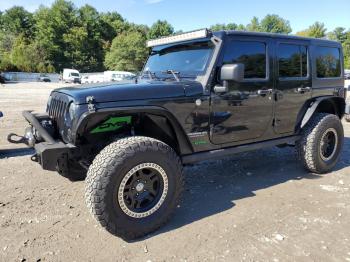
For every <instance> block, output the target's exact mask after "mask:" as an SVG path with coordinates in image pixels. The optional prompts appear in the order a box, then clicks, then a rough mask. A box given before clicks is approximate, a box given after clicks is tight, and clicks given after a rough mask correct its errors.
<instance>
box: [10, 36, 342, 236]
mask: <svg viewBox="0 0 350 262" xmlns="http://www.w3.org/2000/svg"><path fill="white" fill-rule="evenodd" d="M147 44H148V47H151V51H150V56H149V58H148V61H147V62H146V64H145V66H144V69H143V71H142V73H141V75H140V76H139V78H138V80H137V83H135V84H117V83H111V84H99V85H95V86H91V85H89V86H79V87H67V88H60V89H56V90H54V91H53V92H52V93H51V95H50V97H49V100H48V103H47V110H46V113H44V114H36V113H33V112H31V111H25V112H23V116H24V118H25V119H26V120H27V121H28V122H29V124H30V126H29V127H28V128H27V129H26V131H25V135H24V136H23V137H21V138H20V139H19V141H20V142H24V143H26V144H28V145H29V146H31V147H34V148H35V150H36V153H35V155H33V156H32V157H31V158H32V160H33V161H36V162H38V163H39V164H40V165H41V166H42V168H43V169H45V170H55V171H58V173H60V174H62V175H63V176H66V177H69V178H70V179H81V178H84V177H85V176H87V177H86V191H85V197H86V202H87V205H88V208H89V209H90V211H91V213H92V214H93V215H94V217H95V218H96V220H97V221H98V222H99V223H100V224H101V225H102V226H103V227H104V228H106V229H107V230H108V231H109V232H111V233H112V234H115V235H117V236H120V237H122V238H123V239H126V240H130V239H135V238H138V237H141V236H143V235H145V234H148V233H150V232H152V231H154V230H156V229H158V228H159V227H161V226H162V225H163V224H165V223H166V222H167V221H168V220H169V218H170V217H171V215H172V213H173V211H174V210H175V209H176V207H177V206H178V204H179V200H180V196H181V192H182V188H183V171H182V167H183V165H186V164H192V163H196V162H200V161H204V160H209V159H217V158H222V157H227V156H230V155H232V154H235V153H240V152H245V151H249V150H256V149H261V148H265V147H272V146H285V145H288V146H295V148H296V151H297V154H298V156H299V159H300V162H301V163H302V164H303V166H304V167H305V168H306V170H308V171H310V172H314V173H327V172H329V171H330V170H331V169H332V168H333V167H334V166H335V164H336V163H337V161H338V159H339V156H340V153H341V149H342V145H343V140H344V132H343V127H342V123H341V118H342V117H343V115H344V110H345V100H344V95H345V94H344V93H345V92H344V69H343V54H342V48H341V45H340V44H339V43H337V42H333V41H327V40H320V39H309V38H301V37H295V36H284V35H279V34H267V33H249V32H237V31H220V32H211V31H209V30H206V29H204V30H198V31H194V32H189V33H183V34H179V35H175V36H170V37H166V38H161V39H156V40H151V41H149V42H148V43H147ZM9 141H10V142H16V141H17V142H19V141H18V138H16V137H15V135H14V134H11V135H9ZM262 161H263V160H262ZM86 173H87V175H86Z"/></svg>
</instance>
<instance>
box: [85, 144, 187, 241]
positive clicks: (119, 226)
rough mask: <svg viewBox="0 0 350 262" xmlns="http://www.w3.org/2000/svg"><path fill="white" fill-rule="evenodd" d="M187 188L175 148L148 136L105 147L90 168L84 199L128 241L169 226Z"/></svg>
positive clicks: (99, 218)
mask: <svg viewBox="0 0 350 262" xmlns="http://www.w3.org/2000/svg"><path fill="white" fill-rule="evenodd" d="M182 187H183V176H182V165H181V162H180V160H179V158H178V156H177V155H176V153H175V152H174V150H173V149H172V148H171V147H169V146H168V145H166V144H164V143H163V142H161V141H158V140H155V139H153V138H149V137H129V138H123V139H120V140H118V141H117V142H113V143H111V144H110V145H108V146H107V147H105V148H104V149H103V150H102V151H101V153H100V154H99V155H97V157H96V158H95V160H94V161H93V163H92V165H91V166H90V168H89V171H88V174H87V179H86V191H85V197H86V202H87V205H88V207H89V209H90V211H91V213H92V214H93V215H94V217H95V218H96V220H97V221H98V222H99V223H100V224H101V225H102V226H103V227H104V228H106V229H107V230H108V231H109V232H110V233H112V234H114V235H116V236H119V237H122V238H123V239H125V240H131V239H135V238H138V237H141V236H144V235H146V234H148V233H150V232H152V231H154V230H156V229H158V228H159V227H161V226H162V225H163V224H165V223H166V222H167V221H168V220H169V219H170V217H171V215H172V213H173V211H174V210H175V208H176V207H177V205H178V203H179V200H180V196H181V192H182Z"/></svg>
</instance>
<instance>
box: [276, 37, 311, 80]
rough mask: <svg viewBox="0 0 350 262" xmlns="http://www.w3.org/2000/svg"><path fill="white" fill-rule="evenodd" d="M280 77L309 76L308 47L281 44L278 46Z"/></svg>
mask: <svg viewBox="0 0 350 262" xmlns="http://www.w3.org/2000/svg"><path fill="white" fill-rule="evenodd" d="M278 68H279V77H280V78H284V77H306V76H307V49H306V46H301V45H293V44H280V45H279V46H278Z"/></svg>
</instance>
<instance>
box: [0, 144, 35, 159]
mask: <svg viewBox="0 0 350 262" xmlns="http://www.w3.org/2000/svg"><path fill="white" fill-rule="evenodd" d="M33 154H34V149H32V148H28V147H21V148H11V149H0V159H4V158H9V157H19V156H30V155H33Z"/></svg>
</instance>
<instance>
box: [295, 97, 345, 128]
mask: <svg viewBox="0 0 350 262" xmlns="http://www.w3.org/2000/svg"><path fill="white" fill-rule="evenodd" d="M315 113H330V114H334V115H337V116H338V117H339V118H340V119H341V118H342V117H343V115H344V113H345V99H344V98H342V97H336V96H325V97H318V98H316V99H315V100H312V101H310V102H309V107H308V108H307V109H306V112H305V114H304V116H303V118H302V120H301V122H300V126H299V128H303V127H304V126H305V125H306V124H307V123H308V122H309V121H310V119H311V118H312V116H313V115H314V114H315ZM299 128H298V129H299Z"/></svg>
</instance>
